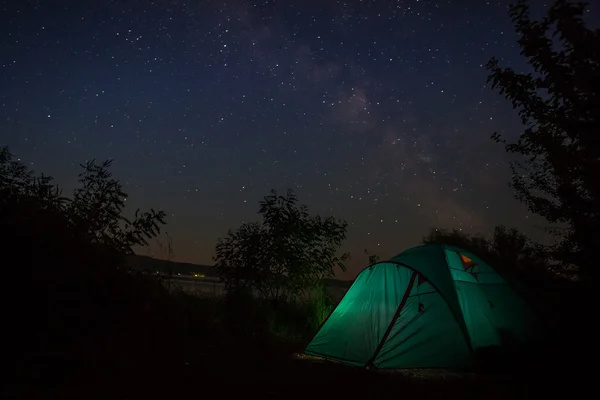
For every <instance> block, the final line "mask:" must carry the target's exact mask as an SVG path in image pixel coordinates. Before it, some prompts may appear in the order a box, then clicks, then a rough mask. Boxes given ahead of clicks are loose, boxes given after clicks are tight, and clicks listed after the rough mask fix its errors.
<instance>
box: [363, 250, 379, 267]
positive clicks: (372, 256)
mask: <svg viewBox="0 0 600 400" xmlns="http://www.w3.org/2000/svg"><path fill="white" fill-rule="evenodd" d="M365 254H366V255H367V256H369V265H373V264H376V263H378V262H379V260H380V259H381V258H380V257H379V256H378V255H377V254H371V253H369V251H368V250H367V249H365Z"/></svg>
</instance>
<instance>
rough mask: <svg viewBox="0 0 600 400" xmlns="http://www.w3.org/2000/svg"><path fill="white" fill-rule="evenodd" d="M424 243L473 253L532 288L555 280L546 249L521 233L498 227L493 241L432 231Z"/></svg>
mask: <svg viewBox="0 0 600 400" xmlns="http://www.w3.org/2000/svg"><path fill="white" fill-rule="evenodd" d="M423 243H425V244H430V243H444V244H448V245H453V246H457V247H460V248H463V249H465V250H468V251H471V252H473V253H474V254H477V255H478V256H479V257H481V258H482V259H484V260H485V261H486V262H489V263H490V264H492V265H493V266H494V267H495V268H496V269H497V270H498V271H500V272H502V273H504V274H505V275H508V276H510V277H511V278H514V279H518V280H521V281H524V282H526V283H527V284H529V285H530V286H532V285H533V286H539V285H543V284H544V282H547V281H548V279H551V277H552V274H551V271H550V270H549V269H550V266H549V265H548V263H547V262H546V253H545V251H544V249H543V246H540V245H538V244H536V243H534V242H532V241H531V240H530V239H529V238H528V237H527V236H525V235H524V234H523V233H521V232H519V231H518V230H517V229H515V228H512V229H508V228H506V227H505V226H504V225H498V226H496V227H495V228H494V233H493V235H492V236H491V237H490V238H489V239H487V238H485V237H484V236H482V235H468V234H466V233H464V232H462V231H459V230H456V229H454V230H452V231H447V230H444V229H431V230H430V232H429V234H427V236H425V237H424V238H423Z"/></svg>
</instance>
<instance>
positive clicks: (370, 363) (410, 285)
mask: <svg viewBox="0 0 600 400" xmlns="http://www.w3.org/2000/svg"><path fill="white" fill-rule="evenodd" d="M416 278H417V273H416V272H415V271H413V273H412V275H411V276H410V281H409V282H408V287H407V288H406V291H405V292H404V296H402V300H401V301H400V305H399V306H398V309H397V310H396V313H395V314H394V317H393V318H392V321H391V322H390V325H389V326H388V328H387V330H386V331H385V333H384V334H383V337H382V338H381V341H380V342H379V345H377V348H376V349H375V351H374V352H373V355H372V356H371V358H370V359H369V361H367V364H366V365H365V366H366V367H367V369H371V368H373V367H374V366H375V364H373V363H374V362H375V358H376V357H377V354H379V352H380V351H381V348H382V347H383V345H384V344H385V341H386V340H387V338H388V336H389V335H390V333H391V332H392V329H393V328H394V325H395V324H396V321H397V320H398V318H399V317H400V313H401V312H402V309H403V308H404V306H405V305H406V302H407V301H408V297H409V296H410V292H411V291H412V288H413V286H414V285H415V280H416Z"/></svg>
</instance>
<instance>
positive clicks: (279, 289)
mask: <svg viewBox="0 0 600 400" xmlns="http://www.w3.org/2000/svg"><path fill="white" fill-rule="evenodd" d="M296 203H297V197H296V195H295V194H294V192H293V191H291V190H288V192H287V195H286V196H278V195H277V193H276V192H275V191H271V194H270V195H268V196H266V197H265V198H264V200H263V201H261V202H260V209H259V214H260V215H261V216H262V222H260V223H259V222H253V223H244V224H242V225H241V226H240V227H239V228H238V229H237V230H235V231H232V230H230V231H229V232H228V234H227V236H226V237H224V238H220V239H219V240H218V242H217V246H216V256H215V263H216V264H215V266H216V268H217V271H218V273H219V276H220V278H221V279H222V280H223V281H224V283H225V286H226V288H227V290H228V291H230V292H234V291H238V290H254V291H256V292H258V295H260V296H261V297H264V298H268V299H274V300H280V299H284V298H286V297H287V296H289V295H297V294H300V293H301V292H303V291H306V290H309V289H311V288H313V287H315V285H317V284H318V283H320V282H321V281H322V280H323V279H324V278H327V277H331V276H333V274H334V269H335V268H336V267H338V268H341V269H342V270H345V266H344V261H345V260H346V259H347V258H348V254H343V255H341V256H339V257H338V256H337V255H336V253H337V251H338V249H339V247H340V246H341V244H342V242H343V240H344V239H345V237H346V227H347V223H346V222H344V221H340V220H336V219H334V218H333V217H327V218H322V217H320V216H318V215H317V216H311V215H310V214H309V213H308V209H307V207H306V206H298V205H297V204H296Z"/></svg>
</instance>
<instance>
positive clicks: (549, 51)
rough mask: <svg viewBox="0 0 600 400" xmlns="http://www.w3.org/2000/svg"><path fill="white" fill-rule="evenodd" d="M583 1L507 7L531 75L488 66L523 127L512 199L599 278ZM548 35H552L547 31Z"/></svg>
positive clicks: (593, 120) (596, 175) (597, 80)
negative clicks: (550, 227)
mask: <svg viewBox="0 0 600 400" xmlns="http://www.w3.org/2000/svg"><path fill="white" fill-rule="evenodd" d="M585 7H586V4H585V3H572V2H570V1H568V0H556V1H554V3H553V4H552V6H551V7H550V8H549V10H548V14H547V16H545V17H544V18H542V19H541V20H540V21H535V20H532V19H531V18H530V16H529V7H528V5H527V2H526V1H524V0H519V1H517V3H516V4H513V5H512V6H511V7H510V16H511V17H512V21H513V23H514V25H515V28H516V32H517V34H518V35H519V36H520V38H519V40H518V43H519V45H520V47H521V55H523V56H525V57H526V58H527V59H528V60H529V64H530V65H531V67H532V68H533V70H534V72H535V74H532V73H517V72H515V71H514V70H513V69H511V68H501V67H500V66H499V62H498V60H497V59H491V60H490V61H489V62H488V64H487V69H488V70H489V71H490V75H489V77H488V82H491V84H492V88H497V89H498V90H499V92H500V94H502V95H504V96H505V97H506V98H507V99H508V100H510V101H511V102H512V105H513V107H514V108H515V109H518V110H519V111H518V112H519V116H520V117H521V120H522V122H523V124H524V125H525V130H524V132H523V133H522V134H521V135H520V137H519V139H518V140H517V141H516V142H515V143H506V141H505V140H503V139H501V138H500V135H498V134H497V133H495V134H494V135H492V138H493V139H495V140H496V141H498V142H503V143H504V144H505V148H506V150H507V152H510V153H515V154H519V155H521V156H523V161H521V162H515V163H513V164H512V165H511V167H512V170H513V177H512V187H513V188H514V190H515V192H516V197H517V198H518V199H519V200H520V201H522V202H524V203H525V204H526V205H527V206H528V208H529V209H530V210H531V211H532V212H534V213H536V214H539V215H541V216H543V217H545V218H546V219H547V220H548V221H549V222H551V223H558V224H561V225H566V227H567V228H566V230H562V229H561V230H555V232H556V233H559V234H560V238H561V242H560V243H559V245H558V246H557V247H556V249H555V250H556V252H555V255H556V256H557V257H558V258H559V259H560V260H562V261H563V262H564V263H565V264H573V265H576V266H577V267H578V268H579V272H580V274H581V277H582V278H584V279H586V280H588V281H589V280H597V277H598V270H599V269H598V268H597V266H596V265H595V261H594V257H593V253H594V250H595V249H596V248H597V247H598V246H599V245H600V236H599V235H598V234H597V232H598V231H599V230H600V141H598V132H600V120H599V119H600V113H599V112H598V110H600V51H599V50H598V49H600V29H596V30H591V29H589V28H586V27H585V25H584V22H583V13H584V10H585ZM550 33H552V35H550Z"/></svg>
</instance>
